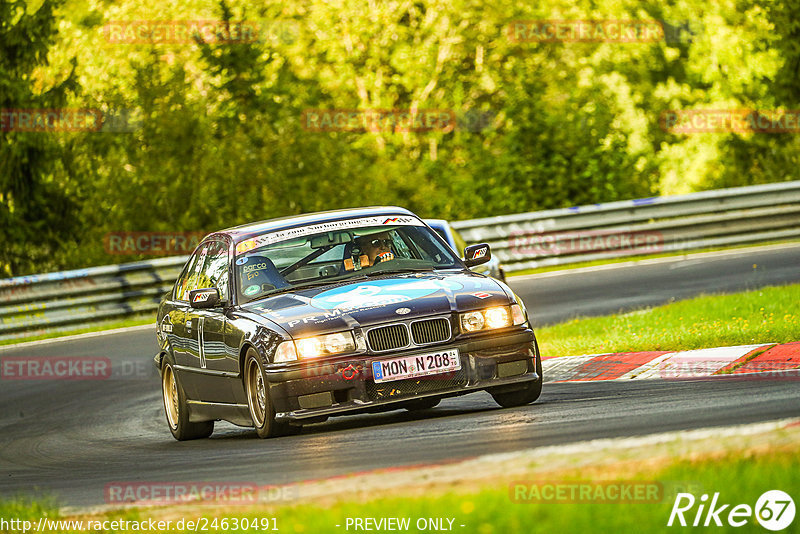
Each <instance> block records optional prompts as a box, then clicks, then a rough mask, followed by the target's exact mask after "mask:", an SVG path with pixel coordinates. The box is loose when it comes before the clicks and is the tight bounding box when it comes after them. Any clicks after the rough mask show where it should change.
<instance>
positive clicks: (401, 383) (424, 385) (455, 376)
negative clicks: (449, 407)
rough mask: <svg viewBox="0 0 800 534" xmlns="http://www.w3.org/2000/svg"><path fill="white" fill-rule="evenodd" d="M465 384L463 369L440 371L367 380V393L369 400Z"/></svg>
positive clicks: (409, 395) (465, 378) (444, 389)
mask: <svg viewBox="0 0 800 534" xmlns="http://www.w3.org/2000/svg"><path fill="white" fill-rule="evenodd" d="M466 385H467V373H466V371H465V370H464V369H459V370H457V371H451V372H448V373H442V374H439V375H430V376H420V377H418V378H405V379H403V380H394V381H392V382H381V383H379V384H376V383H375V382H373V381H372V380H368V381H367V384H366V386H367V395H368V396H369V399H370V400H385V399H396V398H400V397H413V396H415V395H418V394H420V393H428V392H434V391H447V390H451V389H454V388H458V387H463V386H466Z"/></svg>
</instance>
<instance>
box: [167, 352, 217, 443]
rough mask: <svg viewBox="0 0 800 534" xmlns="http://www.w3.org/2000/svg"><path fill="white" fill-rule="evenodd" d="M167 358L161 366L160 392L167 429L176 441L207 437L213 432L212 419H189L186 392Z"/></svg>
mask: <svg viewBox="0 0 800 534" xmlns="http://www.w3.org/2000/svg"><path fill="white" fill-rule="evenodd" d="M167 358H168V359H167V360H166V361H165V362H164V365H163V366H162V367H161V393H162V397H163V399H164V413H165V414H166V416H167V426H169V431H170V432H172V437H174V438H175V439H177V440H178V441H186V440H190V439H200V438H207V437H208V436H210V435H211V433H212V432H214V421H202V422H199V423H192V422H190V421H189V408H188V406H187V404H186V394H185V393H184V392H183V388H182V387H181V385H180V383H178V378H177V377H176V376H175V369H174V368H173V362H172V360H171V359H169V357H167Z"/></svg>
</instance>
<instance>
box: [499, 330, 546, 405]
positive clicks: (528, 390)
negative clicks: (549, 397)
mask: <svg viewBox="0 0 800 534" xmlns="http://www.w3.org/2000/svg"><path fill="white" fill-rule="evenodd" d="M533 345H534V349H535V351H536V374H538V375H539V378H538V380H532V381H530V382H526V383H525V385H524V386H523V387H522V389H518V390H515V391H508V392H503V393H492V392H491V391H490V392H489V393H490V394H491V396H492V398H493V399H494V401H495V402H496V403H497V404H499V405H500V406H502V407H503V408H513V407H515V406H525V405H526V404H530V403H532V402H534V401H535V400H536V399H538V398H539V396H540V395H541V394H542V358H541V356H540V354H539V345H538V343H536V338H534V339H533Z"/></svg>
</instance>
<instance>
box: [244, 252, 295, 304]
mask: <svg viewBox="0 0 800 534" xmlns="http://www.w3.org/2000/svg"><path fill="white" fill-rule="evenodd" d="M244 259H245V260H246V261H245V263H242V264H239V277H240V280H239V281H240V283H241V284H240V287H241V288H242V293H243V294H244V295H246V296H248V297H254V296H256V295H259V294H261V293H265V292H267V291H271V290H273V289H280V288H282V287H289V286H291V284H290V283H289V282H287V281H286V279H285V278H284V277H283V276H281V273H279V272H278V269H277V268H276V267H275V264H274V263H272V260H271V259H269V258H268V257H266V256H245V258H244ZM237 261H241V259H240V260H237Z"/></svg>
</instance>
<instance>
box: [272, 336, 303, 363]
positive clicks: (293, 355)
mask: <svg viewBox="0 0 800 534" xmlns="http://www.w3.org/2000/svg"><path fill="white" fill-rule="evenodd" d="M294 361H297V351H296V350H295V348H294V343H293V342H291V341H284V342H283V343H281V344H280V345H278V348H277V350H276V351H275V356H274V357H273V358H272V362H273V363H286V362H294Z"/></svg>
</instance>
